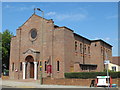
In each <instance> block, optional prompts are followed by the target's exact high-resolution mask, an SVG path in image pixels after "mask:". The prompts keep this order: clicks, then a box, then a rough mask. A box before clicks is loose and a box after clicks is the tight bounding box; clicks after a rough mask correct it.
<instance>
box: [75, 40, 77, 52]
mask: <svg viewBox="0 0 120 90" xmlns="http://www.w3.org/2000/svg"><path fill="white" fill-rule="evenodd" d="M75 50H77V42H76V41H75Z"/></svg>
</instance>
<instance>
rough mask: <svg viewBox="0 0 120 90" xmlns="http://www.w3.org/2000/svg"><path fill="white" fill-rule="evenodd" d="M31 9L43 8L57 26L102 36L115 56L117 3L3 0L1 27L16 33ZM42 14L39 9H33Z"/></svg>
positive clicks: (92, 37)
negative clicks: (10, 0)
mask: <svg viewBox="0 0 120 90" xmlns="http://www.w3.org/2000/svg"><path fill="white" fill-rule="evenodd" d="M34 8H40V9H41V10H43V11H44V13H45V15H44V18H46V19H53V20H54V23H55V24H56V25H58V26H66V27H68V28H70V29H72V30H74V32H75V33H77V34H80V35H81V36H84V37H86V38H88V39H90V40H96V39H102V40H104V41H106V42H107V43H109V44H110V45H112V46H113V56H118V3H117V2H2V30H1V31H0V32H3V31H4V30H6V29H9V30H10V31H11V32H13V33H14V35H16V29H17V28H18V27H20V26H21V25H22V24H23V23H24V22H25V21H26V20H27V19H28V18H29V17H30V16H31V15H32V14H33V9H34ZM36 14H37V15H39V16H41V12H39V11H36Z"/></svg>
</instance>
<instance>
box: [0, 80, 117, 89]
mask: <svg viewBox="0 0 120 90" xmlns="http://www.w3.org/2000/svg"><path fill="white" fill-rule="evenodd" d="M0 86H2V87H1V88H3V89H2V90H6V89H4V88H17V90H21V89H19V88H22V90H25V88H29V89H32V88H33V89H32V90H34V89H39V90H53V89H55V90H57V89H60V90H61V89H62V90H74V89H77V90H119V89H118V88H110V89H107V88H96V87H95V88H93V87H92V88H90V87H87V86H68V85H67V86H66V85H40V83H39V80H33V79H31V80H30V79H29V80H2V79H1V78H0ZM11 90H13V89H11Z"/></svg>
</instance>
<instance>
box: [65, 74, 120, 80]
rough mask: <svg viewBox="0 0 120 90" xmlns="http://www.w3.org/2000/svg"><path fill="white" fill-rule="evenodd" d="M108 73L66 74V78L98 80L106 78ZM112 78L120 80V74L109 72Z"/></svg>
mask: <svg viewBox="0 0 120 90" xmlns="http://www.w3.org/2000/svg"><path fill="white" fill-rule="evenodd" d="M106 75H107V73H106V72H72V73H71V72H70V73H65V78H82V79H87V78H96V77H97V76H106ZM109 75H110V76H111V77H112V78H120V72H109Z"/></svg>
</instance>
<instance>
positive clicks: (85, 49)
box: [84, 45, 86, 53]
mask: <svg viewBox="0 0 120 90" xmlns="http://www.w3.org/2000/svg"><path fill="white" fill-rule="evenodd" d="M84 53H86V45H84Z"/></svg>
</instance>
